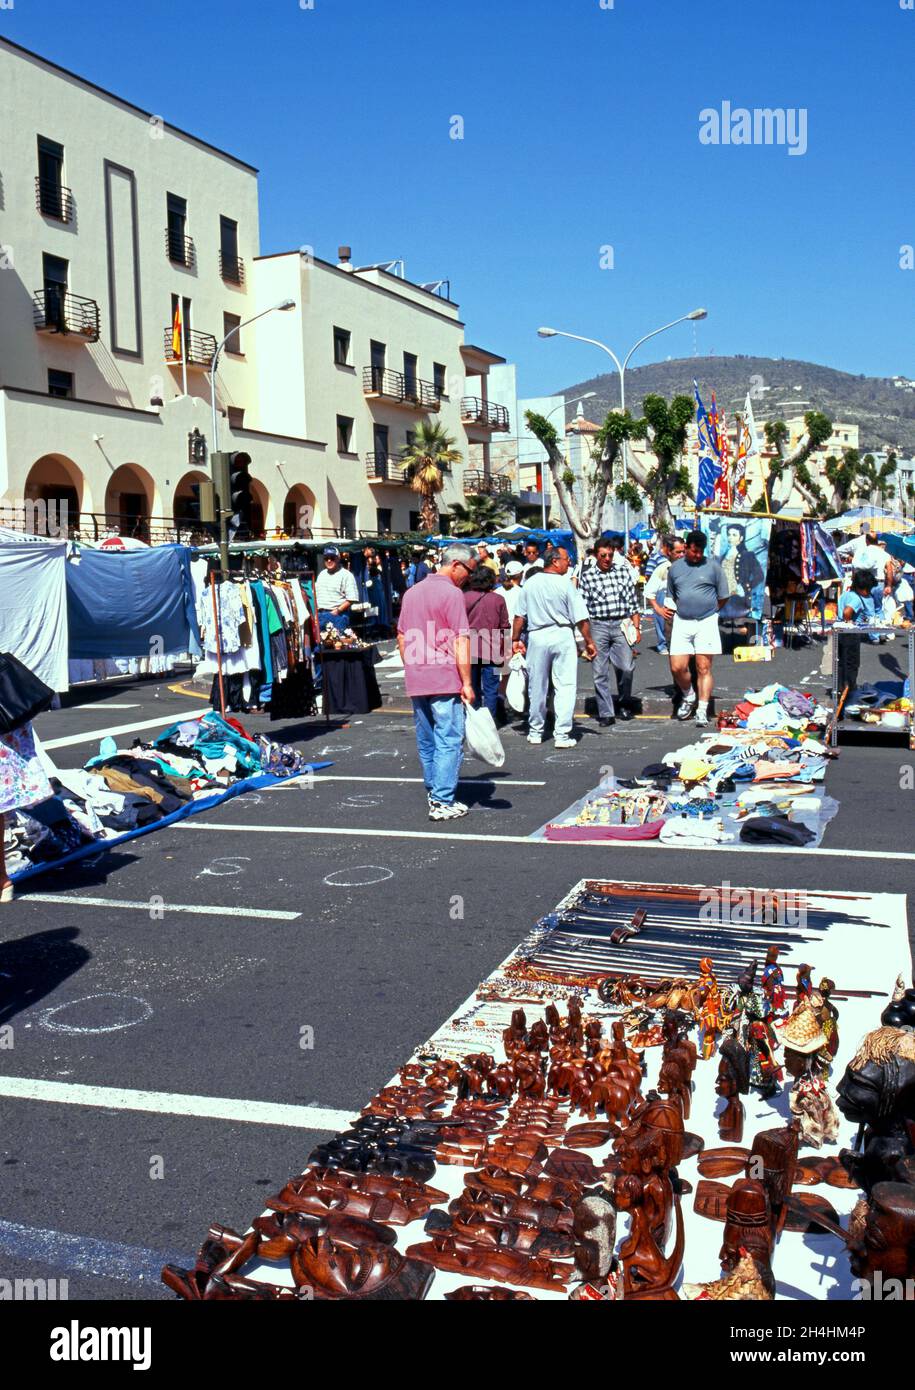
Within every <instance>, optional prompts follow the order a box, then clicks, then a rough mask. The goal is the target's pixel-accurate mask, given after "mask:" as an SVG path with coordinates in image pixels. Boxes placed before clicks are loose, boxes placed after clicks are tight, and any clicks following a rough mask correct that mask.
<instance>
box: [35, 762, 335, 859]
mask: <svg viewBox="0 0 915 1390" xmlns="http://www.w3.org/2000/svg"><path fill="white" fill-rule="evenodd" d="M331 766H333V764H332V763H331V762H323V763H309V764H308V766H307V767H306V768H303V769H302V771H301V772H296V773H293V776H294V777H304V776H306V775H307V774H308V773H309V772H320V770H321V769H322V768H324V767H331ZM288 781H290V778H288V777H274V776H273V775H272V774H270V773H263V772H261V773H258V774H257V776H256V777H246V778H245V779H244V780H243V781H241V782H233V784H232V786H231V787H227V788H226V790H225V791H223V792H219V794H218V795H216V796H205V797H201V799H200V800H199V801H189V802H188V803H187V805H186V806H182V807H180V808H179V810H177V811H173V812H172V813H171V815H170V816H163V817H162V819H161V820H157V821H153V823H152V824H151V825H142V826H139V827H138V828H137V829H136V830H125V831H124V834H123V835H116V836H115V837H114V839H112V840H91V841H90V842H89V843H88V844H85V845H80V847H79V849H75V850H73V851H72V853H71V854H65V855H63V857H62V858H60V859H49V860H47V861H46V862H45V863H41V864H30V865H29V867H28V868H27V869H20V871H19V873H17V874H10V878H11V880H12V882H13V883H21V882H22V880H23V879H26V878H34V877H35V875H36V874H43V873H47V871H48V870H49V869H60V868H63V866H64V865H65V864H73V863H75V861H76V860H77V859H85V858H86V857H87V856H89V855H93V854H104V853H106V851H107V850H110V849H115V848H116V846H117V845H123V844H126V843H127V841H128V840H135V839H136V838H137V836H138V835H149V834H151V833H152V832H153V831H155V830H164V829H165V827H166V826H167V825H174V823H175V821H179V820H186V819H187V817H188V816H196V814H197V812H198V811H212V809H213V807H214V806H221V805H222V803H223V802H224V801H230V800H231V798H232V797H233V796H241V795H242V793H243V792H248V791H256V790H257V788H258V787H273V786H275V785H276V783H277V782H288Z"/></svg>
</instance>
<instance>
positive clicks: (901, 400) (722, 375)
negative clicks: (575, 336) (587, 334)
mask: <svg viewBox="0 0 915 1390" xmlns="http://www.w3.org/2000/svg"><path fill="white" fill-rule="evenodd" d="M694 380H696V381H698V383H699V392H700V394H701V396H702V399H703V401H704V402H705V404H706V405H709V403H710V400H711V394H712V390H713V389H714V391H715V392H716V394H717V397H718V406H719V409H726V410H727V412H728V415H733V413H734V411H735V410H736V409H741V408H742V407H743V403H744V400H745V399H746V395H747V392H748V391H750V392H751V393H752V395H753V410H754V413H755V415H756V420H757V423H759V424H762V422H763V421H766V420H778V419H785V418H787V417H788V416H789V415H800V414H803V413H804V411H807V410H821V411H822V412H823V414H824V415H827V416H828V417H829V418H830V419H831V420H832V421H833V422H835V421H838V420H842V421H846V422H848V423H850V424H856V425H858V426H860V430H861V450H862V452H865V451H866V450H868V449H873V450H877V449H888V448H893V449H895V450H896V452H897V453H898V454H899V456H900V457H901V458H911V457H913V456H915V390H905V389H902V388H899V387H896V386H894V385H893V383H892V381H891V379H890V378H889V377H870V376H852V375H851V374H850V373H849V372H837V371H835V370H834V368H832V367H821V366H819V365H818V364H817V363H815V362H795V361H792V360H791V359H790V358H785V357H780V358H774V357H744V356H743V355H742V354H740V355H737V356H735V357H681V358H677V359H676V360H673V361H669V362H654V363H651V364H649V365H648V366H645V367H630V368H629V369H628V370H627V372H626V401H627V404H628V405H629V407H630V409H631V410H632V411H633V413H639V412H640V410H641V405H642V401H643V400H644V398H645V397H646V396H648V395H650V394H651V393H653V392H656V393H657V394H658V395H661V396H665V397H666V398H667V399H668V400H669V399H670V397H671V396H674V395H677V394H678V393H679V394H682V395H686V396H692V394H693V381H694ZM585 391H595V392H597V395H596V396H595V398H594V399H593V400H590V401H585V403H584V405H583V407H582V409H583V410H584V412H585V415H586V416H587V417H588V419H590V420H595V421H597V423H601V422H602V420H603V418H604V415H605V414H606V412H607V411H608V410H610V409H615V408H617V407H618V406H619V378H618V377H617V376H616V374H615V373H614V374H610V373H606V374H603V375H601V376H594V377H589V378H588V380H587V381H580V382H578V383H577V384H576V385H574V386H567V387H565V388H563V390H562V391H561V392H560V393H558V394H562V395H564V396H565V397H566V399H567V400H569V401H574V398H575V396H576V395H580V394H582V393H583V392H585Z"/></svg>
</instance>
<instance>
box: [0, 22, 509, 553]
mask: <svg viewBox="0 0 915 1390" xmlns="http://www.w3.org/2000/svg"><path fill="white" fill-rule="evenodd" d="M0 118H2V126H3V130H4V140H3V144H2V148H0V180H2V181H0V190H2V192H0V505H2V507H3V517H2V518H0V520H6V522H7V524H10V522H11V521H12V523H13V524H16V522H15V520H14V519H15V518H17V517H19V516H25V517H26V518H28V515H29V514H30V511H29V509H30V508H31V514H32V515H34V514H35V509H36V508H47V510H48V514H49V515H50V509H51V508H52V507H54V506H56V507H57V508H58V512H60V511H61V510H62V508H66V513H67V518H68V529H69V530H70V531H78V533H79V534H80V535H82V536H84V537H86V538H88V539H92V538H93V536H94V535H97V534H99V533H105V532H107V531H109V530H110V529H112V528H114V529H119V530H122V531H126V532H129V533H132V534H136V535H138V536H141V537H142V538H144V539H152V540H157V539H168V538H173V537H174V536H175V535H184V534H186V533H188V532H189V531H190V530H191V529H193V522H194V518H195V516H196V515H197V505H198V498H197V492H198V489H199V485H200V484H201V482H203V481H204V480H205V479H206V478H207V477H208V476H209V473H208V469H209V464H208V458H209V453H210V451H211V450H212V447H213V432H214V431H213V414H214V412H213V404H214V402H213V395H212V387H211V363H212V359H213V355H214V353H215V352H216V350H217V347H218V346H220V345H222V344H223V342H224V346H223V347H222V350H221V353H220V356H219V363H218V370H217V372H216V375H215V406H216V412H215V414H216V429H217V430H218V435H219V438H218V444H219V447H220V448H222V449H224V450H230V451H236V452H240V453H242V454H244V455H245V456H246V457H247V459H248V460H249V463H248V467H249V472H250V476H251V479H252V495H253V500H254V507H253V512H252V530H254V531H255V532H256V533H259V534H267V535H272V534H280V533H282V532H284V530H285V532H286V533H291V534H295V533H300V532H301V531H303V530H311V531H312V533H313V534H315V535H321V534H327V535H331V534H357V533H358V532H359V531H364V532H368V533H375V532H377V531H379V530H381V531H403V530H407V529H409V528H410V523H411V521H412V520H415V513H416V512H417V510H418V507H419V501H418V499H417V497H416V494H415V493H413V492H412V491H411V489H410V488H409V485H408V480H407V478H406V476H405V475H404V472H403V468H402V467H401V466H400V464H399V455H400V453H401V451H402V449H403V447H404V446H405V445H407V444H408V443H409V438H410V434H411V432H412V431H413V430H414V429H415V427H416V425H417V423H418V422H419V421H420V420H439V421H441V423H442V424H443V425H444V426H445V429H446V430H447V432H448V434H449V435H451V436H452V438H453V440H454V444H455V447H456V448H457V449H458V451H459V452H460V454H461V456H462V461H461V463H460V464H459V465H455V466H454V468H453V469H452V471H451V474H450V476H449V477H448V478H447V479H446V484H445V492H444V493H443V495H442V498H441V499H440V500H441V505H442V509H443V510H445V511H446V510H447V508H448V506H449V504H450V503H451V502H454V501H458V500H461V499H462V498H463V497H464V495H465V486H469V487H471V488H472V487H473V486H474V485H477V484H478V483H479V480H485V479H487V478H488V476H489V473H490V446H491V440H492V439H493V438H494V437H497V436H498V435H499V434H500V433H504V432H505V431H506V430H507V429H508V427H509V426H508V413H507V411H506V410H505V409H504V407H501V406H500V405H499V404H498V403H497V402H492V401H491V400H490V397H489V391H488V381H487V376H488V372H489V369H490V366H492V365H494V364H496V363H501V362H502V361H504V359H502V358H500V357H498V356H497V355H496V354H493V353H489V352H486V351H485V350H483V349H481V348H477V347H474V346H472V345H469V344H467V343H465V341H464V326H463V324H462V322H461V320H460V317H459V310H458V306H457V305H456V304H454V303H453V302H452V301H451V300H450V299H446V298H443V297H442V295H441V292H440V291H439V292H436V291H435V290H434V289H432V288H423V287H422V286H419V285H413V284H411V283H410V282H409V281H407V280H406V279H405V278H404V277H403V276H402V275H400V276H399V275H396V274H394V273H392V272H391V270H386V269H384V268H382V267H378V266H375V267H365V268H362V269H355V268H353V266H352V264H351V263H350V261H349V259H348V258H344V259H341V261H340V262H339V264H333V263H330V262H326V261H321V260H319V259H318V258H317V257H315V256H314V253H313V252H312V251H311V249H310V248H302V249H301V250H296V251H293V252H290V253H288V254H286V255H279V256H261V254H260V240H259V227H258V184H257V171H256V170H255V169H254V168H252V167H251V166H250V165H248V164H246V163H245V162H243V161H242V160H240V159H237V158H236V157H235V156H233V155H231V154H227V153H226V152H224V151H222V150H218V149H216V148H214V147H213V146H211V145H209V144H207V143H206V142H205V141H202V140H200V139H197V138H196V137H194V136H192V135H189V134H187V133H185V132H183V131H180V130H178V129H176V128H174V127H172V126H170V125H168V124H167V123H166V122H165V121H164V120H163V119H162V118H161V117H159V116H156V115H153V114H152V113H149V112H145V111H143V110H141V109H139V108H138V107H136V106H134V105H132V104H131V103H130V102H128V101H126V100H124V99H122V98H121V97H118V96H115V95H113V94H112V93H110V92H107V91H103V90H102V89H100V88H98V87H96V86H95V85H94V84H92V83H91V82H88V81H86V80H85V79H83V78H81V77H78V76H76V75H74V74H72V73H69V72H67V71H66V70H64V69H62V68H60V67H58V66H57V65H55V64H53V63H51V62H49V61H48V60H46V59H43V58H41V57H40V56H38V55H36V54H33V53H30V52H28V51H27V50H24V49H22V48H20V47H19V46H18V45H15V44H13V43H10V42H9V41H7V40H5V39H0ZM280 301H292V304H293V306H294V307H293V308H291V309H287V310H286V312H282V313H281V312H279V311H277V312H273V310H274V309H275V308H276V306H277V305H278V304H279V303H280ZM258 316H260V317H258ZM254 318H257V321H256V322H255V323H248V320H251V319H254ZM241 325H246V326H244V327H241V329H240V331H239V328H240V326H241ZM344 344H345V346H344Z"/></svg>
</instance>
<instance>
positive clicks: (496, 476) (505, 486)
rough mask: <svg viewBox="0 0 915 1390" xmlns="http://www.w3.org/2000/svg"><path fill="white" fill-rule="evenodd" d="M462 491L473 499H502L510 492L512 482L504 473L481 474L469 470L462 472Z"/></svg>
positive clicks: (478, 471)
mask: <svg viewBox="0 0 915 1390" xmlns="http://www.w3.org/2000/svg"><path fill="white" fill-rule="evenodd" d="M464 491H465V492H467V493H470V494H471V496H474V497H502V496H508V495H509V494H510V493H511V491H512V480H511V478H509V477H507V476H506V475H505V474H504V473H483V472H481V471H480V470H478V469H474V468H470V469H465V471H464Z"/></svg>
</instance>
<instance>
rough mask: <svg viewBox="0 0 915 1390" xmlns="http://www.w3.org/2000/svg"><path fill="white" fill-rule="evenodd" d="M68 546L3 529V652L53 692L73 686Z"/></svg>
mask: <svg viewBox="0 0 915 1390" xmlns="http://www.w3.org/2000/svg"><path fill="white" fill-rule="evenodd" d="M66 555H67V544H66V541H49V540H45V539H44V538H43V537H41V536H26V535H24V534H21V533H20V532H18V531H7V530H5V529H4V528H0V651H4V652H12V654H13V655H14V656H16V657H18V658H19V660H20V661H21V662H22V663H23V665H25V666H27V667H28V668H29V670H30V671H32V672H34V674H35V675H36V676H38V678H39V680H43V681H44V683H45V685H48V686H50V687H51V689H52V690H67V689H68V688H69V670H68V663H67V650H68V648H67V642H68V635H67V566H66Z"/></svg>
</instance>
